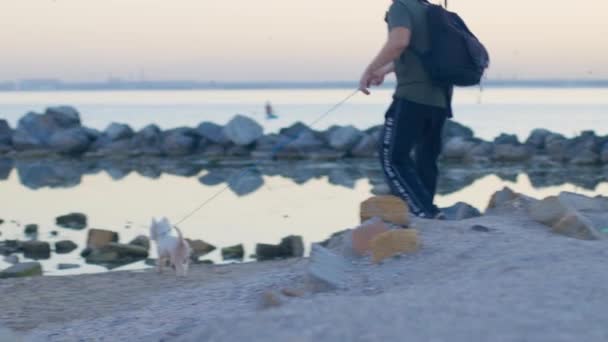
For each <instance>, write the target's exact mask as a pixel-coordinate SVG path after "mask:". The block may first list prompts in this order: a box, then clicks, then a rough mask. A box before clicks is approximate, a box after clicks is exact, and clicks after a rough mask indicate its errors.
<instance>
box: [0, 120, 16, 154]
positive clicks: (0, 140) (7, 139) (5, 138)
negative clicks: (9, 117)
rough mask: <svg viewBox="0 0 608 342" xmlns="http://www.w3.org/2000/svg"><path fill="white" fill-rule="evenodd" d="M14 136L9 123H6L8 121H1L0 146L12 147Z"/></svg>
mask: <svg viewBox="0 0 608 342" xmlns="http://www.w3.org/2000/svg"><path fill="white" fill-rule="evenodd" d="M12 135H13V130H12V129H11V127H10V126H9V125H8V122H6V120H0V146H9V145H11V144H12V140H13V139H12ZM0 148H1V147H0Z"/></svg>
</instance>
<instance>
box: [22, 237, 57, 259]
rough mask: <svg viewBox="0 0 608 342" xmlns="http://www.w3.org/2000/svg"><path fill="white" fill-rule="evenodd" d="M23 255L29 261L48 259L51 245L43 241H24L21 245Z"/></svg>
mask: <svg viewBox="0 0 608 342" xmlns="http://www.w3.org/2000/svg"><path fill="white" fill-rule="evenodd" d="M21 249H22V250H23V255H24V256H25V257H26V258H29V259H48V258H50V257H51V245H50V244H49V243H48V242H43V241H24V242H22V243H21Z"/></svg>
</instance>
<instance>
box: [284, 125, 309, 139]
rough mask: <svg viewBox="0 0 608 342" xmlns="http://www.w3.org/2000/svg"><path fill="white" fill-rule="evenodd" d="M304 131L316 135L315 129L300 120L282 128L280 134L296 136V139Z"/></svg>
mask: <svg viewBox="0 0 608 342" xmlns="http://www.w3.org/2000/svg"><path fill="white" fill-rule="evenodd" d="M304 133H307V134H308V133H310V134H312V135H315V131H313V130H312V129H311V128H310V127H308V126H306V125H305V124H303V123H301V122H299V121H298V122H296V123H295V124H293V125H291V126H289V127H287V128H282V129H281V130H280V131H279V134H280V135H283V136H287V137H290V138H294V139H295V138H297V137H298V136H299V135H301V134H304Z"/></svg>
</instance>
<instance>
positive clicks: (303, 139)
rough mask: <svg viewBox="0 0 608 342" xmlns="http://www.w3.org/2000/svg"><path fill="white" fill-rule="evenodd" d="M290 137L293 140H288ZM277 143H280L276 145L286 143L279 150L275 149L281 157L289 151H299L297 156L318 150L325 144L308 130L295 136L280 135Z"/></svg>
mask: <svg viewBox="0 0 608 342" xmlns="http://www.w3.org/2000/svg"><path fill="white" fill-rule="evenodd" d="M291 139H293V140H292V141H290V140H291ZM279 144H280V145H278V146H283V145H284V144H286V145H284V148H283V149H282V150H281V151H277V152H278V154H279V156H281V157H284V156H285V155H286V154H289V153H290V152H291V153H293V152H297V153H299V154H298V155H297V156H302V154H304V153H307V152H311V151H316V150H319V149H321V148H323V146H324V145H325V144H324V143H323V141H321V140H320V139H319V138H317V137H316V136H315V134H314V133H313V132H310V131H303V132H302V133H300V134H299V135H298V136H296V137H287V136H285V137H281V139H280V140H279Z"/></svg>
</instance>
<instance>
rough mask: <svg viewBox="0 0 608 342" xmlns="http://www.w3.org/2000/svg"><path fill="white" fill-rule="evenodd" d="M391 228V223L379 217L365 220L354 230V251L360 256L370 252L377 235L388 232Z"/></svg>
mask: <svg viewBox="0 0 608 342" xmlns="http://www.w3.org/2000/svg"><path fill="white" fill-rule="evenodd" d="M390 229H391V227H390V226H389V225H387V224H386V223H384V221H382V220H381V219H379V218H377V217H374V218H372V219H369V220H367V221H365V222H363V223H362V224H361V225H360V226H359V227H357V228H355V229H354V230H353V231H352V249H353V252H354V253H355V254H356V255H358V256H363V255H366V254H368V253H370V252H371V242H372V240H373V239H374V238H375V237H376V236H378V235H380V234H382V233H386V232H388V231H389V230H390Z"/></svg>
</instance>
